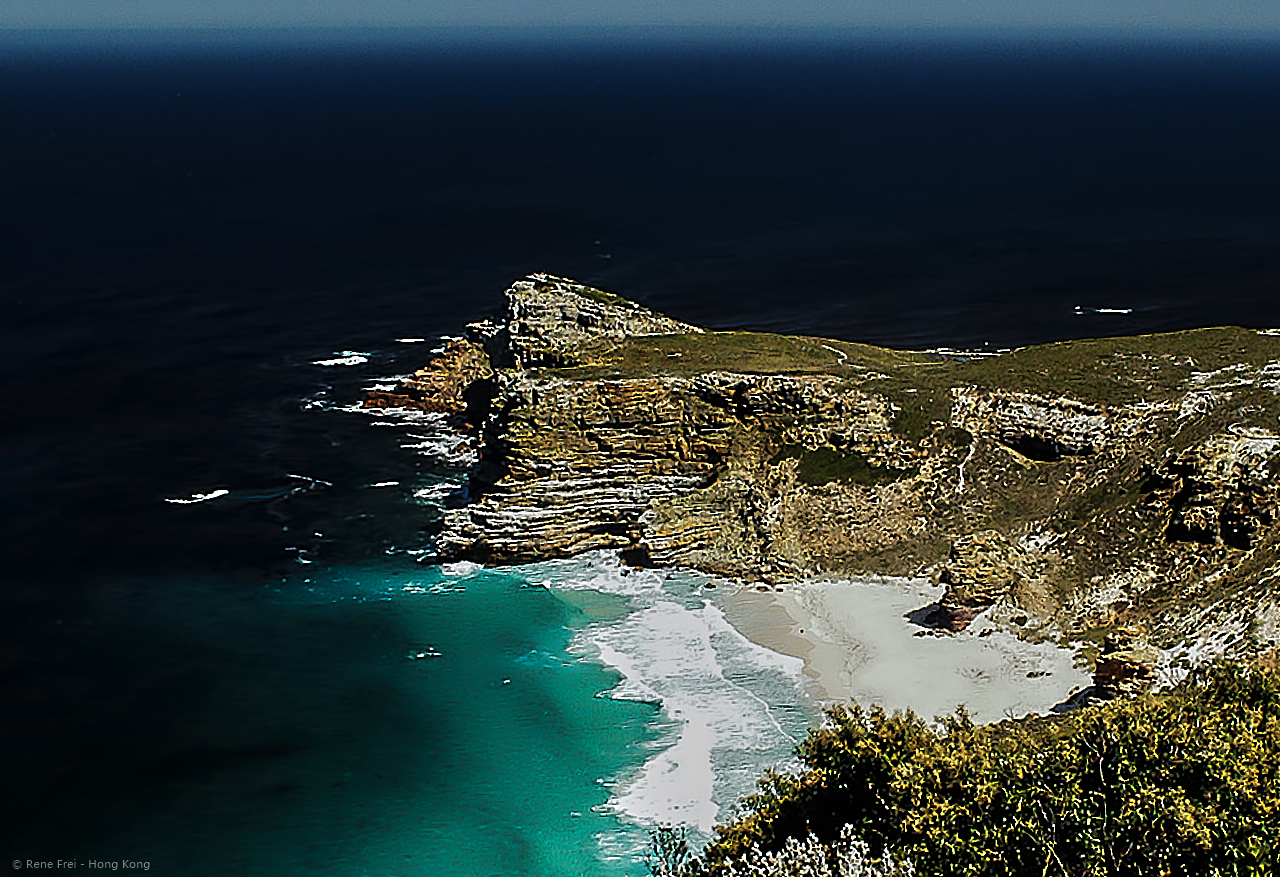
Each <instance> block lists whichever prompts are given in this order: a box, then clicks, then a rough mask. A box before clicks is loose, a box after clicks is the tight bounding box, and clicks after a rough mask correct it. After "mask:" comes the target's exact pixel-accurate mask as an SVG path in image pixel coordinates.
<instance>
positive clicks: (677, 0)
mask: <svg viewBox="0 0 1280 877" xmlns="http://www.w3.org/2000/svg"><path fill="white" fill-rule="evenodd" d="M453 25H514V26H521V27H529V26H534V27H536V26H611V25H727V26H733V25H747V26H761V25H765V26H767V25H780V26H797V27H801V26H806V25H810V26H812V25H845V26H875V27H923V26H932V27H980V28H986V27H1018V28H1026V27H1031V28H1102V29H1118V30H1147V29H1151V30H1169V29H1173V30H1181V31H1218V30H1223V29H1227V30H1236V31H1250V32H1263V31H1271V32H1276V31H1280V0H0V28H3V29H35V28H122V27H123V28H191V27H196V28H250V27H308V26H320V27H344V26H366V27H404V26H428V27H430V26H453Z"/></svg>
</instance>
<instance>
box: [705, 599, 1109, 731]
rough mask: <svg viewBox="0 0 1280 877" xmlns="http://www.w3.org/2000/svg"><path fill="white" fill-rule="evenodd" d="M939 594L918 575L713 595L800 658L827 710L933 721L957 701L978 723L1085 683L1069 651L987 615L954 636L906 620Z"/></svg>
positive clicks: (761, 635)
mask: <svg viewBox="0 0 1280 877" xmlns="http://www.w3.org/2000/svg"><path fill="white" fill-rule="evenodd" d="M942 592H943V589H942V588H941V587H940V586H936V585H932V584H930V583H929V582H928V581H925V580H918V579H886V580H839V581H819V582H813V581H808V582H806V581H801V582H793V583H789V584H785V585H783V586H781V590H778V589H775V588H769V589H768V590H765V591H761V590H758V589H757V588H756V587H755V586H750V585H744V586H742V587H741V588H739V589H738V590H737V591H732V590H730V589H729V588H724V589H723V590H722V591H718V594H717V596H716V597H714V598H713V599H714V600H715V602H716V603H717V604H718V605H719V606H720V607H721V609H722V610H723V611H724V613H725V616H726V617H727V618H728V619H729V621H730V623H731V624H732V625H733V626H734V627H735V628H736V629H737V630H738V631H739V632H740V633H741V634H742V635H743V636H745V637H747V638H748V639H750V640H751V641H752V642H754V643H756V644H758V645H761V646H764V647H766V648H769V649H772V650H774V651H776V652H780V653H781V654H784V655H790V656H792V657H795V658H799V659H801V660H802V661H804V675H805V676H806V677H807V680H808V687H809V689H810V691H809V694H810V695H811V696H813V697H814V698H815V699H816V700H817V701H818V702H819V703H820V704H821V705H822V706H824V707H825V706H830V705H833V704H837V703H848V702H850V701H857V702H858V703H859V704H861V705H862V706H864V707H867V706H871V705H879V706H882V707H883V708H884V709H886V710H888V711H890V712H893V711H897V710H905V709H911V710H913V711H915V712H916V713H917V714H918V715H920V716H922V717H924V718H925V719H930V718H934V717H938V716H944V715H950V714H952V713H954V712H955V710H956V708H957V707H959V706H961V705H963V706H964V707H965V708H966V710H967V711H968V713H969V715H970V716H971V717H972V718H973V720H974V721H975V722H979V723H985V722H992V721H1000V720H1002V719H1008V718H1016V717H1019V716H1023V715H1028V714H1032V713H1039V714H1043V713H1047V712H1050V711H1051V710H1052V708H1053V707H1054V706H1056V705H1058V704H1061V703H1063V702H1064V701H1066V700H1067V699H1068V698H1069V697H1070V696H1071V695H1072V694H1074V693H1075V692H1077V691H1079V690H1080V689H1082V688H1084V687H1087V686H1088V685H1089V684H1090V682H1091V677H1090V675H1089V674H1088V673H1087V672H1086V671H1084V670H1082V669H1079V668H1078V667H1076V666H1075V653H1074V652H1073V651H1071V650H1068V649H1064V648H1062V647H1060V646H1058V645H1056V644H1054V643H1029V642H1024V641H1022V640H1020V639H1018V638H1017V637H1016V636H1014V635H1013V634H1011V633H1008V632H1007V631H1004V630H1001V629H999V628H997V627H996V626H995V625H994V624H993V623H991V622H990V621H989V619H988V617H987V615H986V614H985V613H984V614H982V615H979V616H978V617H977V618H976V619H975V620H974V622H973V624H972V625H971V626H970V627H969V628H968V629H967V630H965V631H962V632H960V633H955V634H952V633H944V632H937V631H933V630H930V629H928V628H924V627H920V626H918V625H916V624H914V623H912V622H911V621H910V620H909V619H908V618H907V617H906V616H907V614H908V613H910V612H912V611H914V610H916V609H919V608H921V607H923V606H926V605H928V604H930V603H932V602H934V601H935V600H937V599H938V597H939V596H941V594H942Z"/></svg>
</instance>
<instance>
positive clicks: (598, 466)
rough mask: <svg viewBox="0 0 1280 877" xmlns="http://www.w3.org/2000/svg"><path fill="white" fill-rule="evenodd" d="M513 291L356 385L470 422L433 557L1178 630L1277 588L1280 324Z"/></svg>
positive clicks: (1171, 634)
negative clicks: (1128, 326)
mask: <svg viewBox="0 0 1280 877" xmlns="http://www.w3.org/2000/svg"><path fill="white" fill-rule="evenodd" d="M506 298H507V308H506V316H505V318H504V319H503V320H501V321H497V322H484V323H477V324H473V325H472V326H470V327H468V336H467V338H466V339H461V340H458V341H455V342H451V343H450V344H449V345H447V346H446V348H445V351H444V353H443V354H441V356H440V357H438V358H437V359H436V360H435V361H433V363H431V364H428V365H427V366H426V367H425V368H424V369H423V370H422V371H420V372H418V373H416V374H415V375H413V376H412V377H410V378H409V379H406V380H405V381H403V382H402V383H401V385H400V386H399V387H397V388H396V389H395V390H394V391H391V392H383V393H381V394H376V395H375V394H371V396H370V398H369V400H368V402H367V404H370V405H411V406H417V407H425V408H433V407H434V409H435V410H448V411H454V412H464V413H466V414H467V416H468V418H469V419H470V421H471V422H472V424H473V426H474V429H475V431H476V432H477V434H478V437H479V440H480V446H481V458H480V463H479V464H478V465H477V466H476V467H475V469H474V470H473V471H472V473H471V482H470V499H469V501H468V502H467V503H465V504H463V505H461V506H460V507H457V508H451V509H448V510H447V511H446V514H445V518H444V524H443V530H442V532H441V533H440V536H439V540H438V552H439V554H440V555H441V556H442V557H446V558H469V559H477V560H483V561H488V562H513V561H525V560H533V559H538V558H545V557H552V556H563V555H569V554H574V553H577V552H580V551H585V550H588V549H594V548H616V549H619V550H621V551H623V552H624V553H625V555H626V556H627V557H628V558H629V559H630V560H631V561H633V562H635V563H653V564H664V565H667V564H670V565H687V566H692V567H697V568H700V569H704V570H708V571H713V572H715V573H718V574H722V575H727V576H734V577H740V578H744V579H754V580H764V581H780V580H785V579H789V578H794V577H797V576H825V575H833V576H835V575H853V574H881V575H901V576H919V575H932V576H934V577H935V578H936V579H938V580H939V581H941V582H943V583H944V584H945V585H946V586H947V591H946V595H945V597H944V598H943V600H942V601H941V603H940V605H939V607H937V608H938V612H937V613H936V618H937V621H938V623H939V624H940V625H941V626H943V627H946V628H948V629H952V630H958V629H962V628H963V627H964V626H965V625H966V624H967V623H969V621H970V620H972V618H973V617H974V616H976V615H977V614H978V613H981V612H991V613H993V615H994V617H995V618H996V619H997V620H999V621H1001V622H1002V623H1005V624H1008V625H1010V626H1012V627H1015V628H1017V629H1019V630H1021V631H1023V632H1024V634H1025V635H1027V636H1056V637H1063V638H1075V639H1085V640H1087V639H1089V638H1095V637H1096V638H1098V639H1100V638H1101V637H1102V636H1103V634H1104V633H1105V632H1106V631H1108V630H1111V629H1116V628H1119V627H1122V626H1125V625H1129V624H1133V623H1142V624H1144V625H1145V626H1146V628H1147V630H1148V632H1149V634H1148V635H1149V637H1150V639H1151V642H1153V643H1156V644H1159V645H1164V646H1169V645H1172V644H1174V643H1175V642H1178V641H1187V640H1189V639H1191V638H1194V637H1195V636H1196V635H1197V631H1195V630H1193V629H1188V626H1187V623H1186V622H1185V619H1187V618H1190V617H1192V615H1194V614H1195V613H1196V612H1203V611H1206V607H1208V606H1210V605H1214V606H1228V605H1229V606H1230V607H1231V609H1230V610H1229V612H1228V614H1230V613H1231V612H1234V613H1246V614H1248V613H1251V612H1255V611H1257V607H1259V606H1261V605H1263V604H1264V602H1265V604H1266V605H1273V604H1274V602H1275V601H1274V600H1273V599H1272V598H1273V596H1274V594H1273V591H1272V587H1273V586H1272V585H1271V584H1270V583H1271V582H1274V581H1275V580H1276V579H1277V577H1280V557H1277V546H1278V544H1280V538H1278V534H1277V528H1276V526H1275V516H1276V503H1277V495H1276V479H1277V472H1278V471H1280V464H1278V462H1277V461H1278V460H1280V436H1278V435H1276V434H1275V432H1274V430H1275V428H1276V426H1277V420H1278V418H1280V338H1277V337H1275V336H1274V335H1272V334H1269V333H1265V332H1256V331H1251V330H1243V329H1212V330H1199V331H1195V332H1183V333H1174V334H1170V335H1162V336H1146V337H1140V338H1127V339H1102V340H1097V341H1080V342H1069V343H1064V344H1056V345H1047V346H1045V347H1037V348H1025V349H1021V350H1017V351H1013V352H1011V353H1007V354H1003V355H1001V356H996V357H978V356H966V355H962V354H951V355H941V354H927V353H911V352H904V351H892V350H885V349H882V348H874V347H868V346H865V345H857V344H850V343H847V342H841V341H834V340H829V339H814V338H796V337H787V336H778V335H767V334H759V333H745V332H707V331H703V330H702V329H699V328H697V327H694V326H691V325H688V324H686V323H681V322H679V321H676V320H672V319H670V318H667V317H664V316H662V315H659V314H655V313H653V312H652V311H649V310H646V309H644V308H642V307H640V306H639V305H636V304H634V303H631V302H628V301H626V300H624V299H621V298H619V297H617V296H615V295H612V294H610V293H605V292H601V291H599V290H594V289H590V288H588V287H584V286H582V285H580V284H577V283H574V282H573V281H569V280H565V279H563V278H555V277H549V276H546V275H534V276H532V277H530V278H528V279H527V280H524V281H520V282H519V283H516V284H514V285H513V286H512V288H511V289H509V290H508V291H507V293H506ZM1267 601H1270V602H1267ZM1224 611H1227V610H1224ZM1197 617H1199V616H1197ZM1246 645H1247V644H1243V640H1241V644H1239V647H1240V648H1245V647H1246Z"/></svg>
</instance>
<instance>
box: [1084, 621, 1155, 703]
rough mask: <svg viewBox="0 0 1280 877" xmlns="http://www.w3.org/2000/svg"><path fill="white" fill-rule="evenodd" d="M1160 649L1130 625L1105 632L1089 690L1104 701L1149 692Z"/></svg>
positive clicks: (1153, 680) (1153, 681)
mask: <svg viewBox="0 0 1280 877" xmlns="http://www.w3.org/2000/svg"><path fill="white" fill-rule="evenodd" d="M1159 661H1160V651H1159V650H1158V649H1155V648H1152V647H1151V646H1150V645H1148V644H1147V643H1146V642H1144V641H1143V639H1142V636H1141V634H1140V633H1139V632H1138V631H1136V630H1134V629H1132V628H1120V629H1118V630H1114V631H1112V632H1110V633H1108V634H1107V636H1106V638H1105V639H1104V640H1103V644H1102V653H1101V654H1100V655H1099V656H1098V659H1097V661H1096V662H1095V664H1094V671H1093V693H1094V695H1095V696H1096V697H1099V698H1102V699H1104V700H1112V699H1114V698H1117V697H1132V696H1134V695H1137V694H1142V693H1143V692H1145V691H1149V690H1150V689H1151V687H1152V686H1153V685H1154V684H1155V681H1156V666H1157V665H1158V663H1159Z"/></svg>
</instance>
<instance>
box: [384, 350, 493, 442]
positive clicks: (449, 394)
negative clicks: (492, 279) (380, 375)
mask: <svg viewBox="0 0 1280 877" xmlns="http://www.w3.org/2000/svg"><path fill="white" fill-rule="evenodd" d="M492 377H493V367H492V366H491V365H490V364H489V356H488V354H486V353H485V351H484V348H483V347H482V346H481V345H479V344H476V343H475V342H473V341H468V340H466V339H462V338H455V339H453V340H451V341H449V342H448V343H447V344H446V345H445V346H444V350H443V351H442V352H441V353H440V354H439V355H438V356H436V358H435V359H433V360H431V361H430V362H429V363H427V364H426V365H425V366H423V367H422V368H420V369H418V370H417V371H415V372H414V373H413V375H412V376H411V377H408V378H405V379H403V380H401V381H400V382H399V383H398V384H397V386H396V388H395V389H394V390H392V391H386V390H373V391H370V392H369V394H368V395H367V396H365V400H364V405H365V407H366V408H415V409H419V410H425V411H439V412H443V413H446V414H465V413H467V411H468V409H471V410H478V406H479V407H480V408H482V407H483V402H482V400H483V397H484V396H485V395H487V393H488V387H487V385H486V383H485V382H487V381H488V380H489V379H490V378H492ZM482 416H483V411H482V410H479V413H478V415H477V422H479V418H480V417H482Z"/></svg>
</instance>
